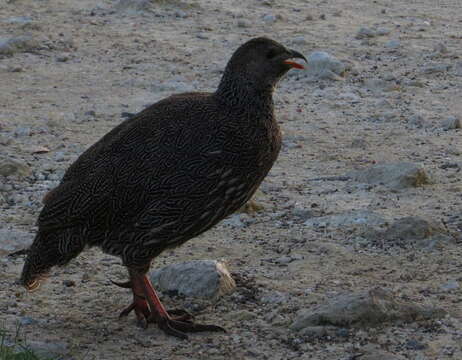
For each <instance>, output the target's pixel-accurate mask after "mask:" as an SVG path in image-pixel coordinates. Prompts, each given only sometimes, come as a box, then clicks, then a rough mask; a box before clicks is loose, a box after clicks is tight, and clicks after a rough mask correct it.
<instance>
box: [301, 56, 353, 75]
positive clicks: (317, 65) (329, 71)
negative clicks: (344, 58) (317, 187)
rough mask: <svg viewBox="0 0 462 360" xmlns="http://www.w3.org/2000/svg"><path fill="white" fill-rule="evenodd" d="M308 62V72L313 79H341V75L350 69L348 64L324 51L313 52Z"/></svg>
mask: <svg viewBox="0 0 462 360" xmlns="http://www.w3.org/2000/svg"><path fill="white" fill-rule="evenodd" d="M308 64H309V66H307V69H306V73H307V74H308V76H309V77H311V78H313V79H330V80H341V76H342V75H343V74H344V73H345V71H347V70H348V66H347V64H344V63H343V62H341V61H340V60H338V59H337V58H335V57H334V56H332V55H330V54H328V53H326V52H324V51H315V52H313V53H311V54H310V55H309V56H308Z"/></svg>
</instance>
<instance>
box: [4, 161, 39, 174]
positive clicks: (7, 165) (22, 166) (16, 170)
mask: <svg viewBox="0 0 462 360" xmlns="http://www.w3.org/2000/svg"><path fill="white" fill-rule="evenodd" d="M31 173H32V170H31V169H30V167H29V165H27V164H26V163H24V162H23V161H20V160H15V159H11V158H5V157H0V175H1V176H29V175H30V174H31Z"/></svg>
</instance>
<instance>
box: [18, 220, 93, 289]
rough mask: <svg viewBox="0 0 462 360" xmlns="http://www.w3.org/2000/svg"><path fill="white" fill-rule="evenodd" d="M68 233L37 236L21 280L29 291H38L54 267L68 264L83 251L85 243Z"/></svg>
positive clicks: (30, 249)
mask: <svg viewBox="0 0 462 360" xmlns="http://www.w3.org/2000/svg"><path fill="white" fill-rule="evenodd" d="M69 230H71V229H69ZM68 232H70V231H63V232H60V233H59V234H46V235H44V234H41V233H38V234H37V236H36V237H35V239H34V242H33V243H32V245H31V247H30V248H29V250H28V253H27V258H26V262H25V263H24V267H23V269H22V273H21V278H20V282H21V284H22V285H23V286H24V287H25V288H26V289H27V290H29V291H33V290H36V289H37V288H38V287H39V286H40V284H41V282H42V281H43V280H44V279H45V277H46V276H47V274H48V273H49V271H50V269H51V268H52V267H53V266H55V265H65V264H67V263H68V262H69V261H70V260H72V259H73V258H74V257H76V256H77V255H78V254H79V253H80V252H81V251H82V250H83V248H84V246H85V245H84V243H83V242H82V241H79V239H78V238H76V237H73V236H72V233H68Z"/></svg>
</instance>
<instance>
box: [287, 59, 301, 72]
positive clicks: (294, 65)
mask: <svg viewBox="0 0 462 360" xmlns="http://www.w3.org/2000/svg"><path fill="white" fill-rule="evenodd" d="M284 64H287V65H290V66H292V67H293V68H294V69H301V70H303V69H304V68H305V67H304V66H303V65H302V64H299V63H296V62H295V61H292V60H284Z"/></svg>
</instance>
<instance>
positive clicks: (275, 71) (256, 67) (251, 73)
mask: <svg viewBox="0 0 462 360" xmlns="http://www.w3.org/2000/svg"><path fill="white" fill-rule="evenodd" d="M296 59H302V60H304V61H305V62H307V60H306V58H305V57H304V56H303V55H302V54H301V53H299V52H298V51H295V50H290V49H287V48H286V47H284V46H283V45H281V44H279V43H278V42H276V41H274V40H271V39H268V38H265V37H259V38H255V39H252V40H249V41H248V42H246V43H245V44H243V45H241V46H240V47H239V48H238V49H237V50H236V51H235V52H234V54H233V56H232V57H231V59H230V60H229V62H228V65H227V66H226V70H225V75H231V76H237V77H239V78H240V81H243V82H245V83H246V84H247V85H248V86H253V87H255V88H256V89H261V90H263V89H272V88H273V87H274V85H276V83H277V82H278V81H279V79H280V78H281V77H282V76H283V75H284V74H285V73H287V72H288V71H289V70H290V69H293V68H295V69H303V68H304V66H303V65H302V64H300V63H299V62H296V61H295V60H296Z"/></svg>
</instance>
